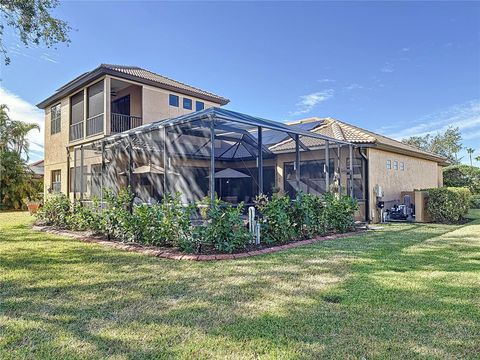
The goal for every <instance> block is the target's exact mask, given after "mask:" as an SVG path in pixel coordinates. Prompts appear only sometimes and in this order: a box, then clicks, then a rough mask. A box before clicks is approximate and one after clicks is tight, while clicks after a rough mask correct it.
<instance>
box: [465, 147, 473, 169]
mask: <svg viewBox="0 0 480 360" xmlns="http://www.w3.org/2000/svg"><path fill="white" fill-rule="evenodd" d="M466 150H467V153H468V156H469V157H470V166H473V162H472V154H473V153H474V152H475V149H474V148H466Z"/></svg>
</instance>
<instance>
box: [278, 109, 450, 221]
mask: <svg viewBox="0 0 480 360" xmlns="http://www.w3.org/2000/svg"><path fill="white" fill-rule="evenodd" d="M289 124H290V125H292V126H299V127H303V128H304V129H308V130H310V131H312V132H315V133H318V134H322V135H326V136H330V137H332V138H334V139H338V140H345V141H349V142H351V143H353V144H355V145H356V146H357V147H358V151H357V152H356V155H355V157H354V175H353V177H354V188H355V194H356V197H357V199H358V201H359V205H360V212H361V213H362V214H365V215H366V218H367V219H369V220H373V221H375V222H376V221H378V220H379V210H378V209H377V193H376V190H377V189H378V187H379V186H380V187H381V189H382V190H383V191H382V192H383V196H382V198H381V200H382V201H384V202H385V206H386V208H388V207H390V205H393V204H394V203H399V202H400V203H401V202H402V199H401V194H402V192H411V191H413V190H420V189H426V188H435V187H441V186H443V171H442V169H443V167H444V166H447V165H448V161H447V159H446V158H445V157H442V156H439V155H437V154H433V153H431V152H428V151H424V150H420V149H418V148H415V147H412V146H409V145H406V144H404V143H402V142H400V141H397V140H394V139H391V138H388V137H386V136H383V135H379V134H376V133H374V132H371V131H369V130H366V129H362V128H359V127H357V126H354V125H351V124H347V123H345V122H342V121H339V120H336V119H332V118H316V117H314V118H309V119H304V120H300V121H295V122H290V123H289ZM293 146H294V144H293V142H292V140H287V142H286V143H284V144H279V145H278V147H277V150H279V149H280V148H282V149H283V150H285V149H287V148H290V149H292V147H293ZM344 156H347V155H344ZM347 161H348V160H347ZM360 172H363V176H361V174H360ZM362 179H363V180H362ZM364 189H369V190H368V191H365V190H364Z"/></svg>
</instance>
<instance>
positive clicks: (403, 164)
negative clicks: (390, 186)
mask: <svg viewBox="0 0 480 360" xmlns="http://www.w3.org/2000/svg"><path fill="white" fill-rule="evenodd" d="M400 170H401V171H404V170H405V163H404V162H403V161H401V162H400Z"/></svg>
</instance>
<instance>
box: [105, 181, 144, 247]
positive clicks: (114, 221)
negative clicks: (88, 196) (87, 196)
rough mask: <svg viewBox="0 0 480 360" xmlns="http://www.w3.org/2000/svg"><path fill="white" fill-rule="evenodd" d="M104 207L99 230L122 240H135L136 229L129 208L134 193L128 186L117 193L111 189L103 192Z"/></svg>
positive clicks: (130, 207)
mask: <svg viewBox="0 0 480 360" xmlns="http://www.w3.org/2000/svg"><path fill="white" fill-rule="evenodd" d="M104 198H105V208H104V209H103V212H102V220H101V231H102V233H103V234H105V235H107V236H108V237H109V238H110V237H111V236H113V237H116V238H118V239H119V240H122V241H133V240H135V232H136V231H138V228H137V226H136V225H137V224H136V221H135V219H134V218H133V217H132V214H131V212H130V211H131V209H132V203H133V198H134V195H133V193H132V192H131V191H130V188H127V189H122V190H120V191H119V193H118V195H115V194H114V193H113V192H112V191H111V190H107V191H105V193H104Z"/></svg>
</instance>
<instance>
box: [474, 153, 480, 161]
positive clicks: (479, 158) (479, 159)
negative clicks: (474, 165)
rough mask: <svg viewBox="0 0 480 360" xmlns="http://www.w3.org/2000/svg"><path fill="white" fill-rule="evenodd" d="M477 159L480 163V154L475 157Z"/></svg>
mask: <svg viewBox="0 0 480 360" xmlns="http://www.w3.org/2000/svg"><path fill="white" fill-rule="evenodd" d="M475 160H476V161H478V162H479V163H480V155H478V156H477V157H476V158H475Z"/></svg>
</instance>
